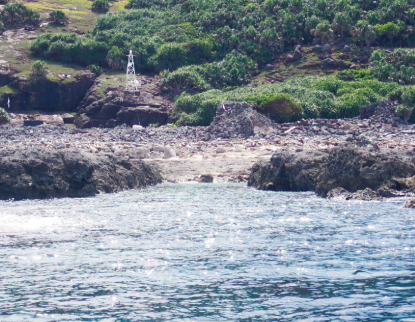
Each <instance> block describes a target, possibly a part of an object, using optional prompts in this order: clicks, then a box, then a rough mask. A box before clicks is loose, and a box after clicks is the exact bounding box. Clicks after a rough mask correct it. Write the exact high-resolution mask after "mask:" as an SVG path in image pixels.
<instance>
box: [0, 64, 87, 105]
mask: <svg viewBox="0 0 415 322" xmlns="http://www.w3.org/2000/svg"><path fill="white" fill-rule="evenodd" d="M93 82H94V75H93V74H92V73H89V72H85V73H82V74H80V75H78V76H76V77H73V78H71V79H65V80H64V81H63V80H59V81H55V80H50V79H48V78H46V77H38V78H34V79H28V78H27V77H17V76H13V77H12V78H11V83H10V85H11V86H12V87H14V88H16V89H17V90H18V92H16V93H12V94H7V96H10V100H11V101H12V102H13V104H12V105H11V111H12V112H21V111H26V110H38V109H39V110H48V111H73V110H75V109H76V107H77V106H78V104H79V102H81V100H82V99H83V98H84V96H85V93H86V92H87V91H88V89H89V87H90V86H91V85H92V84H93ZM3 96H5V95H4V94H3V95H2V100H5V99H6V98H5V97H3Z"/></svg>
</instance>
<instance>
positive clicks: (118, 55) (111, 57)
mask: <svg viewBox="0 0 415 322" xmlns="http://www.w3.org/2000/svg"><path fill="white" fill-rule="evenodd" d="M124 57H125V55H123V54H122V52H121V50H120V49H119V48H118V47H117V46H113V47H112V48H111V50H110V51H109V52H108V54H107V57H106V58H105V60H106V62H107V64H108V66H109V67H110V68H111V69H115V70H123V69H125V67H126V66H127V63H126V62H125V61H124V59H123V58H124Z"/></svg>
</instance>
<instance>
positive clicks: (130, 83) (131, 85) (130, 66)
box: [125, 50, 140, 92]
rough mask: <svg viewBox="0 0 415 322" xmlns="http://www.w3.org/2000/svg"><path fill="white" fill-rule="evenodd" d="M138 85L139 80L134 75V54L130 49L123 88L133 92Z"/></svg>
mask: <svg viewBox="0 0 415 322" xmlns="http://www.w3.org/2000/svg"><path fill="white" fill-rule="evenodd" d="M138 86H140V82H139V80H138V79H137V78H136V77H135V68H134V55H133V51H132V50H130V54H129V55H128V63H127V74H126V83H125V90H126V91H130V92H135V91H137V90H138V89H137V87H138Z"/></svg>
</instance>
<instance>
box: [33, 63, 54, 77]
mask: <svg viewBox="0 0 415 322" xmlns="http://www.w3.org/2000/svg"><path fill="white" fill-rule="evenodd" d="M48 68H49V67H48V66H47V65H46V63H45V62H44V61H42V60H36V61H35V62H34V63H33V65H32V68H31V69H30V72H31V73H32V74H33V75H36V76H46V74H47V73H48Z"/></svg>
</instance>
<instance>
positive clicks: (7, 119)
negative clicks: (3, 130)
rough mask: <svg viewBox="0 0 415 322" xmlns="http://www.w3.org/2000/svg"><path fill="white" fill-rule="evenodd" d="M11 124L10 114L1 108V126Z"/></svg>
mask: <svg viewBox="0 0 415 322" xmlns="http://www.w3.org/2000/svg"><path fill="white" fill-rule="evenodd" d="M9 122H10V116H9V113H7V112H6V110H5V109H4V108H1V107H0V124H4V123H9Z"/></svg>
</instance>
